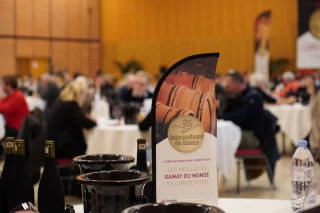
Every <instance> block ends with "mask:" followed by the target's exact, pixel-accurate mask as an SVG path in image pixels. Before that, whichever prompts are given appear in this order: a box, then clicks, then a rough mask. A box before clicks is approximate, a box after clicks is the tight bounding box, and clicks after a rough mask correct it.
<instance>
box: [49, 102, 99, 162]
mask: <svg viewBox="0 0 320 213" xmlns="http://www.w3.org/2000/svg"><path fill="white" fill-rule="evenodd" d="M94 126H96V123H95V122H94V121H92V120H90V119H88V118H86V117H85V114H84V113H83V112H82V111H81V108H80V107H79V105H78V104H77V103H76V102H74V101H72V102H63V101H61V100H57V101H56V102H55V103H54V105H53V106H52V108H51V110H50V112H49V116H48V124H47V127H48V128H47V129H48V130H47V131H48V139H49V140H54V141H55V143H56V157H57V158H73V157H76V156H78V155H83V154H85V151H86V148H87V147H86V143H85V139H84V136H83V128H84V129H90V128H92V127H94Z"/></svg>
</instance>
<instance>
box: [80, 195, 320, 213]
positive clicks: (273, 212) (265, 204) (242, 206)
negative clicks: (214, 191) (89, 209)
mask: <svg viewBox="0 0 320 213" xmlns="http://www.w3.org/2000/svg"><path fill="white" fill-rule="evenodd" d="M319 199H320V197H319V196H317V203H318V204H319ZM218 206H219V207H220V208H221V209H222V210H224V211H225V213H293V211H292V209H291V201H290V200H268V199H241V198H219V204H218ZM74 208H75V211H76V213H83V206H82V205H76V206H74Z"/></svg>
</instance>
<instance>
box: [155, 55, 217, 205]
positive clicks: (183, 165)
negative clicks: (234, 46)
mask: <svg viewBox="0 0 320 213" xmlns="http://www.w3.org/2000/svg"><path fill="white" fill-rule="evenodd" d="M218 57H219V53H208V54H199V55H194V56H190V57H187V58H185V59H183V60H181V61H179V62H177V63H176V64H174V65H173V66H172V67H170V68H169V70H168V71H167V72H166V73H164V75H163V76H162V78H161V79H160V81H159V83H158V85H157V87H156V89H155V93H154V97H153V102H152V113H153V118H154V119H155V120H154V121H155V122H153V125H152V175H153V189H154V190H153V191H154V195H153V197H152V198H149V201H151V202H194V203H203V204H209V205H216V204H217V201H218V183H217V159H216V158H217V147H216V139H217V135H216V100H215V69H216V65H217V61H218Z"/></svg>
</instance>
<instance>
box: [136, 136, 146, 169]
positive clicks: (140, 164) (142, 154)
mask: <svg viewBox="0 0 320 213" xmlns="http://www.w3.org/2000/svg"><path fill="white" fill-rule="evenodd" d="M137 145H138V146H137V165H136V169H137V170H139V171H142V172H149V169H148V166H147V152H146V140H145V139H142V138H140V139H138V140H137Z"/></svg>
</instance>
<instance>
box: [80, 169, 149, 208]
mask: <svg viewBox="0 0 320 213" xmlns="http://www.w3.org/2000/svg"><path fill="white" fill-rule="evenodd" d="M151 181H152V175H151V174H149V173H146V172H140V171H137V170H122V171H119V170H113V171H101V172H93V173H89V174H83V175H79V176H78V177H77V182H78V183H79V184H81V185H82V188H83V195H84V196H83V205H84V213H102V212H108V213H121V212H122V211H123V210H124V209H126V208H128V207H131V206H133V205H138V204H144V203H147V202H148V199H147V197H146V196H144V195H143V189H144V186H145V184H146V183H149V182H151Z"/></svg>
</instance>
